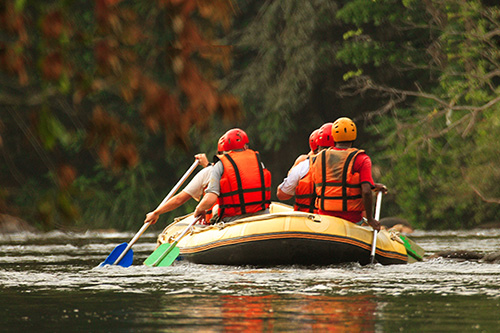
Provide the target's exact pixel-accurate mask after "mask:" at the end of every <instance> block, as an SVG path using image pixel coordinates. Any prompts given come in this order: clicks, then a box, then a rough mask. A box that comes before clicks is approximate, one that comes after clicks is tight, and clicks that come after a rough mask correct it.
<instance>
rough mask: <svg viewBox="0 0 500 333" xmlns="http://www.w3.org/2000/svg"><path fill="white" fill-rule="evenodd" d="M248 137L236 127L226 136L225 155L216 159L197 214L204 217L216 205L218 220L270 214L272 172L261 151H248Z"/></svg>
mask: <svg viewBox="0 0 500 333" xmlns="http://www.w3.org/2000/svg"><path fill="white" fill-rule="evenodd" d="M248 143H249V140H248V136H247V134H246V133H245V132H244V131H243V130H241V129H239V128H234V129H231V130H229V131H227V132H226V134H225V135H224V143H223V147H224V150H225V153H224V154H220V155H218V156H217V157H218V158H219V161H218V162H217V163H215V164H214V166H213V169H212V174H211V177H210V182H209V184H208V187H207V189H206V190H205V196H204V197H203V199H202V200H201V201H200V203H199V204H198V206H197V207H196V210H195V212H194V216H195V217H199V216H200V215H204V214H205V213H206V211H207V210H208V209H209V208H210V207H212V205H214V204H215V203H216V202H217V203H218V204H219V212H218V213H219V215H218V219H219V220H222V221H223V222H230V221H234V220H237V219H239V218H243V217H247V216H252V215H258V214H267V213H269V205H270V203H271V172H270V171H269V170H267V169H266V168H265V167H264V164H262V162H261V160H260V155H259V153H258V152H256V151H253V150H251V149H249V148H248Z"/></svg>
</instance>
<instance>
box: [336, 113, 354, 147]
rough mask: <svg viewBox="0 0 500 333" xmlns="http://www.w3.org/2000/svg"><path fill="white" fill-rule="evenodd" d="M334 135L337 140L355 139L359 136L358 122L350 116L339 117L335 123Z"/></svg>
mask: <svg viewBox="0 0 500 333" xmlns="http://www.w3.org/2000/svg"><path fill="white" fill-rule="evenodd" d="M332 136H333V139H334V140H335V142H344V141H354V140H356V137H357V130H356V124H354V122H353V121H352V120H351V119H350V118H347V117H342V118H339V119H337V120H335V122H334V123H333V127H332Z"/></svg>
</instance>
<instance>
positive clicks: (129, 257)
mask: <svg viewBox="0 0 500 333" xmlns="http://www.w3.org/2000/svg"><path fill="white" fill-rule="evenodd" d="M127 245H128V244H127V243H122V244H120V245H118V246H117V247H115V248H114V249H113V251H111V253H110V254H109V256H108V257H107V258H106V260H104V261H103V262H102V263H101V264H100V265H99V267H103V266H105V265H113V264H114V262H115V261H116V259H118V257H119V256H120V255H121V254H122V252H123V251H125V249H126V248H127ZM133 260H134V251H132V249H130V250H128V252H127V253H126V254H125V256H124V257H123V258H122V259H121V260H120V262H119V263H117V265H119V266H122V267H129V266H130V265H132V262H133Z"/></svg>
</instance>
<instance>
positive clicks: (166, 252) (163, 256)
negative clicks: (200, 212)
mask: <svg viewBox="0 0 500 333" xmlns="http://www.w3.org/2000/svg"><path fill="white" fill-rule="evenodd" d="M200 219H201V216H199V217H198V218H196V219H194V220H193V221H192V222H191V223H189V225H188V226H187V228H186V229H184V230H183V231H182V232H181V234H180V235H179V237H177V238H176V239H175V240H174V242H173V243H172V244H170V246H169V247H168V249H166V250H165V252H163V253H162V255H161V256H159V257H158V259H156V261H155V262H154V263H153V265H151V266H153V267H154V266H158V264H159V263H160V262H161V261H162V260H163V259H164V258H165V257H166V256H167V255H168V254H169V253H170V251H172V249H173V248H174V247H175V246H176V245H177V243H179V241H180V240H181V238H182V237H184V235H185V234H186V233H187V232H188V231H189V229H191V227H192V226H193V225H194V224H195V223H196V222H198V221H199V220H200Z"/></svg>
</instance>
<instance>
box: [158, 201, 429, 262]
mask: <svg viewBox="0 0 500 333" xmlns="http://www.w3.org/2000/svg"><path fill="white" fill-rule="evenodd" d="M193 219H194V217H193V215H192V214H191V215H187V216H184V217H181V218H176V219H175V220H174V222H173V223H172V224H170V225H169V226H167V227H166V228H165V230H164V231H163V232H162V233H161V234H160V235H159V237H158V242H159V244H162V243H166V242H168V243H172V242H173V241H174V240H175V239H176V238H177V237H178V236H179V235H180V234H181V233H182V231H184V230H185V229H186V227H188V225H189V224H190V222H192V221H193ZM372 239H373V230H372V228H371V227H369V226H366V227H365V226H358V225H356V224H354V223H351V222H348V221H345V220H343V219H340V218H336V217H332V216H326V215H319V214H313V213H304V212H297V211H293V209H292V207H290V206H288V205H285V204H281V203H275V202H273V203H272V204H271V206H270V214H265V215H258V216H253V217H247V218H243V219H240V220H237V221H234V222H229V223H223V222H220V223H217V224H215V225H208V226H205V225H198V224H196V225H195V226H194V227H192V228H191V230H190V231H189V232H187V233H186V234H185V235H184V236H183V237H182V238H181V239H180V241H179V243H178V244H177V246H178V247H179V249H180V258H181V259H184V260H187V261H190V262H193V263H198V264H217V265H257V266H270V265H332V264H340V263H348V262H358V263H360V264H362V265H365V264H368V263H370V251H371V244H372ZM408 247H409V244H408V242H407V241H405V239H404V238H403V239H402V238H400V236H399V235H397V234H396V233H394V232H387V231H385V230H382V231H380V232H379V233H378V236H377V248H376V254H375V259H376V261H377V262H378V263H381V264H383V265H389V264H405V263H408V262H414V261H416V260H418V259H421V258H419V257H418V256H417V255H411V254H412V251H411V249H409V251H407V248H408Z"/></svg>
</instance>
